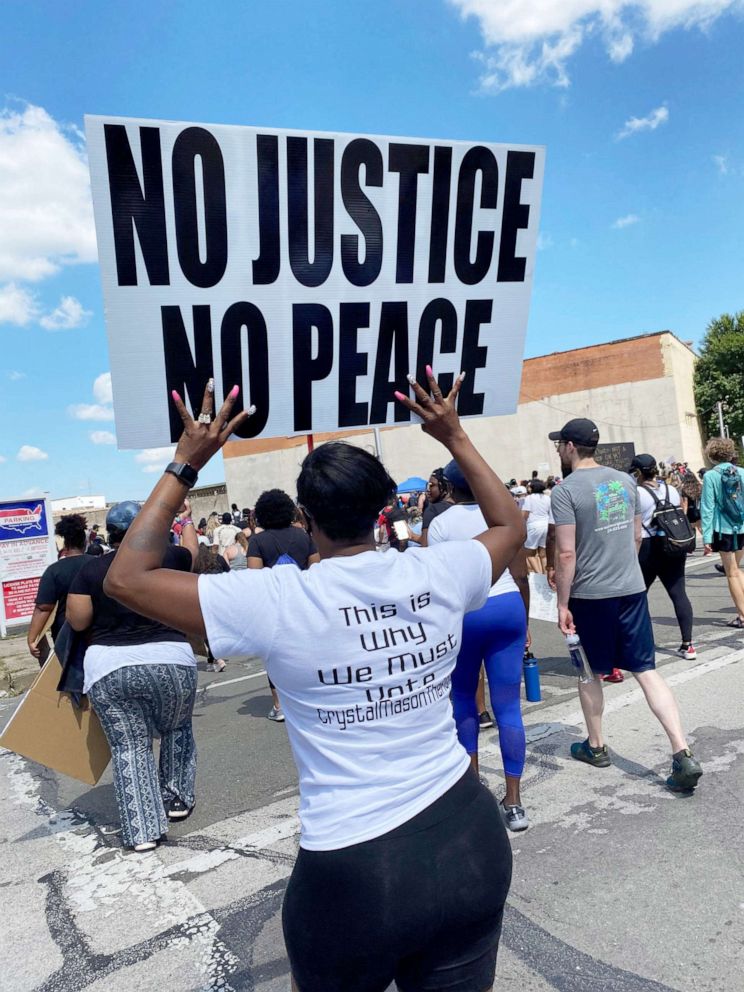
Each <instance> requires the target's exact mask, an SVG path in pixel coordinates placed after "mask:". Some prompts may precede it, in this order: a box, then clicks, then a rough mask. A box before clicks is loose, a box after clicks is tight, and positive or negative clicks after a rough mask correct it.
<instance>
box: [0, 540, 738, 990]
mask: <svg viewBox="0 0 744 992" xmlns="http://www.w3.org/2000/svg"><path fill="white" fill-rule="evenodd" d="M688 574H689V580H688V588H689V590H690V593H691V596H692V599H693V604H694V607H695V613H696V619H697V624H696V641H697V644H698V652H699V657H698V659H697V661H694V662H687V661H681V660H679V659H678V658H677V656H676V654H675V649H676V647H677V646H678V644H679V634H678V630H677V627H676V622H675V620H674V618H673V614H672V611H671V604H670V603H669V601H668V599H667V597H666V595H665V594H664V592H663V590H662V589H661V588H659V589H658V590H657V589H654V590H653V591H652V595H651V606H652V614H653V615H654V619H655V632H656V637H657V645H658V659H657V660H658V663H659V665H660V667H661V668H662V670H663V671H664V674H665V676H667V677H669V678H670V680H671V682H672V683H673V684H674V686H675V692H677V694H678V697H679V699H680V704H681V706H682V708H683V712H684V715H685V722H686V725H687V727H688V728H689V730H690V737H691V739H692V740H693V741H694V742H695V748H696V752H697V754H698V756H699V757H700V759H701V761H703V763H704V768H705V776H704V778H703V780H702V784H701V786H700V788H699V789H698V791H697V793H696V795H695V796H693V797H686V796H685V797H677V796H674V795H672V794H670V793H668V792H667V791H666V790H665V789H664V787H663V777H664V775H665V774H666V771H667V764H668V755H667V747H666V739H665V738H664V737H663V734H662V733H661V731H660V729H659V728H658V725H657V724H656V723H655V721H654V720H653V718H652V717H651V716H650V714H649V713H648V710H647V708H646V707H645V704H644V703H643V702H642V700H641V698H640V694H639V692H638V690H637V689H635V688H634V686H633V684H632V680H629V681H628V682H627V683H626V684H625V685H620V686H608V687H606V699H607V710H608V716H607V729H608V733H609V738H610V744H611V747H612V749H613V757H614V762H613V766H612V767H611V768H609V769H602V770H599V769H591V768H586V767H585V766H582V765H578V764H577V763H575V762H572V761H571V760H570V758H569V757H568V747H569V744H570V743H571V742H572V741H574V740H578V739H581V737H583V736H584V735H583V727H582V725H581V721H580V712H579V707H578V701H577V698H576V688H575V678H574V677H573V675H572V674H571V672H570V671H569V666H568V662H567V660H566V658H565V649H564V647H563V644H562V639H561V638H560V636H559V635H558V633H557V631H556V630H555V629H554V628H553V627H551V626H549V625H547V624H541V623H535V624H534V625H533V642H534V643H533V650H534V652H535V655H536V657H538V659H539V660H540V668H541V676H542V684H543V691H544V700H543V702H542V703H538V704H525V722H526V724H527V727H528V742H529V743H528V765H527V769H526V772H525V778H524V785H523V795H524V800H525V803H526V805H527V807H528V810H529V813H530V817H531V820H532V824H533V825H532V826H531V828H530V830H529V831H528V832H527V833H526V834H523V835H515V836H513V838H512V844H513V850H514V853H515V874H514V882H513V886H512V892H511V895H510V903H509V912H508V915H507V919H506V923H505V928H504V936H503V940H502V949H501V952H500V963H499V972H498V979H497V988H499V987H502V986H505V985H506V984H508V983H510V982H519V986H520V988H521V989H523V990H525V992H544V990H552V989H557V990H560V992H595V990H599V989H601V990H602V992H675V990H676V992H688V990H689V992H713V990H723V989H726V990H733V989H735V988H739V987H741V986H740V985H739V982H740V981H741V974H742V970H743V966H744V946H743V942H742V931H743V927H742V923H743V922H744V883H742V878H743V877H744V873H743V872H742V868H744V860H743V858H742V845H741V835H742V827H743V826H744V820H743V818H742V795H744V708H743V707H742V703H743V702H744V688H743V686H744V639H743V638H742V637H741V636H739V634H738V632H736V631H732V630H731V629H729V628H726V626H725V624H726V621H727V620H729V619H730V618H731V617H732V616H733V607H732V606H731V605H730V601H729V598H728V594H727V592H726V588H725V581H724V579H723V578H722V577H721V576H719V575H718V574H717V573H716V572H715V571H714V570H713V565H712V560H710V559H705V560H704V559H701V558H696V559H694V560H692V561H691V562H690V569H689V573H688ZM201 667H202V668H203V665H202V666H201ZM16 702H17V701H2V702H0V722H4V721H5V719H7V718H8V717H9V716H10V714H11V712H12V709H13V706H14V705H15V704H16ZM270 706H271V698H270V695H269V692H268V686H267V684H266V680H265V676H264V675H263V674H262V670H261V666H260V663H259V662H258V661H257V660H256V659H239V660H231V661H230V663H229V664H228V667H227V668H226V670H225V671H224V673H222V674H221V675H217V674H213V673H207V672H204V671H203V672H202V673H201V674H200V690H199V697H198V702H197V706H196V710H195V714H194V722H195V728H196V733H197V740H198V746H199V772H198V799H197V809H196V811H195V812H194V814H193V816H192V817H191V819H190V820H189V821H188V823H186V824H183V825H182V826H180V827H177V828H175V829H174V830H173V831H172V835H171V836H172V839H171V840H170V842H169V843H168V844H167V845H165V846H162V847H161V848H159V849H158V851H157V852H156V853H153V854H150V855H146V856H138V855H133V854H131V853H128V852H124V851H122V849H121V847H120V844H119V840H118V834H117V832H116V829H117V827H116V817H115V806H114V799H113V790H112V785H111V777H110V770H109V771H108V772H107V773H106V774H105V775H104V777H103V779H102V780H101V782H100V783H99V785H98V786H97V787H95V788H92V789H90V788H88V787H86V786H83V785H81V784H79V783H75V782H74V781H72V780H70V779H67V778H63V777H60V776H57V775H55V774H53V773H51V772H49V771H48V770H46V769H43V768H41V767H40V766H38V765H34V764H33V763H30V762H26V761H24V760H23V759H20V758H18V757H16V756H15V755H11V754H9V753H8V752H2V753H0V796H1V797H2V799H3V802H2V803H1V804H0V824H1V825H2V827H1V829H0V837H2V839H3V841H4V844H3V853H4V858H3V865H2V869H0V888H2V895H3V904H4V907H5V912H4V914H3V916H4V918H5V922H4V924H3V926H2V927H0V953H2V962H3V966H2V969H0V989H1V990H3V992H5V990H7V992H32V990H34V992H36V990H38V992H74V990H78V989H88V988H90V989H94V990H104V989H105V990H106V992H117V990H122V992H123V990H128V992H129V990H132V989H137V990H138V992H150V990H152V992H155V990H157V992H163V990H165V989H168V990H178V992H181V990H184V992H186V990H188V992H191V990H194V992H196V990H218V989H220V990H225V992H227V990H230V989H234V990H254V989H255V990H259V992H279V990H282V992H284V990H286V989H288V987H289V983H288V976H287V965H286V959H285V957H284V952H283V944H282V939H281V927H280V920H279V908H280V904H281V897H282V892H283V888H284V885H285V883H286V879H287V877H288V875H289V872H290V871H291V865H292V860H293V857H294V852H295V850H296V845H297V821H296V805H297V789H296V774H295V769H294V765H293V763H292V759H291V755H290V752H289V748H288V744H287V737H286V731H285V729H284V727H283V726H282V725H281V724H274V723H271V722H269V721H268V720H267V719H266V714H267V712H268V710H269V708H270ZM481 766H482V771H483V772H484V773H485V775H486V777H487V778H488V780H489V784H490V785H491V786H492V788H493V789H494V791H495V792H496V793H497V794H499V795H500V794H501V771H500V756H499V751H498V744H497V737H496V734H495V732H492V731H487V732H486V733H485V734H484V735H483V736H482V745H481ZM349 992H353V990H349Z"/></svg>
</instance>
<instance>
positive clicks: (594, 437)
mask: <svg viewBox="0 0 744 992" xmlns="http://www.w3.org/2000/svg"><path fill="white" fill-rule="evenodd" d="M548 437H549V438H550V440H551V441H573V443H574V444H578V445H580V446H581V447H582V448H595V447H596V446H597V444H598V443H599V430H598V429H597V425H596V424H595V423H594V421H593V420H586V419H585V418H584V417H577V418H576V419H575V420H569V422H568V423H567V424H564V425H563V427H561V429H560V430H559V431H552V432H551V433H550V434H548Z"/></svg>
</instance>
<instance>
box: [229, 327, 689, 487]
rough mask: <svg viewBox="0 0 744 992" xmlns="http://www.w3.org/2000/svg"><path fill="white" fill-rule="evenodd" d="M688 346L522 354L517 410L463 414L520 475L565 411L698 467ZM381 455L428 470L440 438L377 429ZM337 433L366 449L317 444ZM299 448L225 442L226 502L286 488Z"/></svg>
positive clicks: (663, 342) (282, 442)
mask: <svg viewBox="0 0 744 992" xmlns="http://www.w3.org/2000/svg"><path fill="white" fill-rule="evenodd" d="M694 368H695V354H694V352H693V351H692V349H691V348H690V347H689V346H688V345H687V344H685V343H684V342H683V341H680V340H679V338H677V337H676V336H675V335H674V334H672V332H671V331H659V332H657V333H654V334H645V335H642V336H640V337H634V338H625V339H623V340H620V341H611V342H609V343H607V344H598V345H592V346H590V347H588V348H576V349H573V350H571V351H559V352H554V353H552V354H550V355H543V356H541V357H539V358H528V359H526V360H525V362H524V363H523V367H522V384H521V391H520V396H519V406H518V408H517V412H516V413H514V414H510V415H508V416H504V417H482V418H476V419H471V420H466V421H465V427H466V430H467V431H468V433H469V434H470V436H471V437H472V438H473V440H474V441H475V443H476V444H477V445H478V447H479V448H480V450H481V451H482V452H483V454H484V456H485V457H486V459H487V460H488V461H489V462H490V464H491V465H493V467H494V468H495V469H496V471H497V472H498V473H499V474H500V475H501V476H502V478H510V477H511V476H516V477H518V478H524V477H529V475H530V474H531V472H532V470H533V469H537V470H538V471H539V472H540V474H541V475H547V474H549V473H557V472H559V471H560V468H559V464H558V458H557V455H556V453H555V449H554V447H553V443H552V442H551V441H549V440H548V437H547V435H548V432H549V431H552V430H556V429H558V428H559V427H561V426H562V425H563V424H564V423H565V421H567V420H569V419H570V418H571V417H590V418H591V419H592V420H594V421H596V423H597V425H598V427H599V431H600V441H601V442H613V443H616V442H633V443H634V444H635V448H636V451H637V452H642V451H644V452H645V451H647V452H650V453H651V454H653V455H654V456H655V457H656V458H657V459H659V460H666V461H669V460H679V461H687V462H689V463H690V465H691V466H692V467H693V468H696V469H697V468H699V467H700V466H701V465H703V453H702V447H703V445H702V439H701V435H700V428H699V424H698V420H697V416H696V413H695V399H694V393H693V372H694ZM381 436H382V448H383V450H382V456H383V459H384V461H385V464H386V466H387V467H388V470H389V471H390V473H391V475H392V476H393V478H395V479H404V478H406V477H407V476H410V475H420V476H423V477H424V478H426V477H428V475H429V473H430V472H431V470H432V469H433V468H436V467H437V466H439V465H441V464H442V463H443V462H444V461H445V460H446V453H445V452H444V450H443V449H442V447H441V445H439V444H437V443H436V442H435V441H432V440H431V439H430V438H428V437H427V436H426V435H425V434H422V432H421V430H420V429H419V427H418V426H410V427H392V428H385V429H384V430H383V431H382V432H381ZM331 437H344V438H346V439H347V440H348V441H350V442H351V443H353V444H358V445H360V446H362V447H365V448H367V449H368V450H369V451H374V450H375V445H374V437H373V434H372V432H371V431H369V430H368V431H362V432H359V433H356V434H348V433H346V434H343V435H341V434H339V435H317V436H316V437H315V443H316V444H320V443H322V442H323V441H324V440H328V439H330V438H331ZM306 451H307V442H306V439H305V438H304V437H294V438H274V439H267V440H260V439H259V440H254V441H234V442H231V443H230V444H228V445H226V446H225V479H226V482H227V490H228V493H229V496H230V501H231V502H236V503H237V504H238V505H239V506H253V505H254V504H255V501H256V497H257V496H258V495H259V494H260V493H261V491H262V490H263V489H267V488H271V487H272V486H278V487H280V488H282V489H286V490H287V492H289V493H290V494H292V495H294V492H295V489H294V486H295V480H296V478H297V474H298V472H299V467H300V464H301V462H302V459H303V457H304V456H305V453H306Z"/></svg>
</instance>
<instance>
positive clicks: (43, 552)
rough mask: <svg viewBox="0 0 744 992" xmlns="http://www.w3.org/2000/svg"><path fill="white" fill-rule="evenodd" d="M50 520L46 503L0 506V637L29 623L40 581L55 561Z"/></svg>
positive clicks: (14, 501) (25, 502) (42, 501)
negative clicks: (8, 630) (8, 628)
mask: <svg viewBox="0 0 744 992" xmlns="http://www.w3.org/2000/svg"><path fill="white" fill-rule="evenodd" d="M50 520H51V517H50V515H49V507H48V505H47V502H46V501H45V500H25V499H19V500H10V501H5V502H2V503H0V635H1V636H3V637H5V634H6V627H9V626H14V625H18V624H24V623H28V622H29V620H30V619H31V614H32V613H33V611H34V600H35V599H36V590H37V589H38V586H39V579H40V578H41V576H42V575H43V573H44V570H45V569H46V567H47V565H50V564H51V563H52V562H53V561H56V560H57V547H56V545H55V543H54V534H53V533H52V529H51V527H50V526H49V521H50Z"/></svg>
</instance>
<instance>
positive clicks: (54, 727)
mask: <svg viewBox="0 0 744 992" xmlns="http://www.w3.org/2000/svg"><path fill="white" fill-rule="evenodd" d="M61 675H62V668H61V667H60V664H59V661H58V660H57V656H56V655H54V654H52V655H51V656H50V657H49V660H48V661H47V663H46V664H45V665H44V667H43V668H42V670H41V671H40V672H39V674H38V676H37V677H36V681H35V682H34V684H33V685H32V686H31V688H30V689H29V690H28V692H27V693H26V695H25V696H24V698H23V700H22V702H20V703H19V704H18V707H17V709H16V711H15V713H14V714H13V716H12V717H11V718H10V721H9V722H8V724H7V726H6V727H5V729H4V730H3V732H2V734H0V746H1V747H6V748H8V750H9V751H15V752H16V754H22V755H23V756H24V758H30V759H31V760H32V761H38V762H39V764H40V765H45V766H46V767H47V768H51V769H53V770H54V771H56V772H62V773H63V774H64V775H69V776H70V778H74V779H77V780H78V781H79V782H85V783H87V784H88V785H95V784H96V782H98V780H99V779H100V777H101V775H103V773H104V772H105V770H106V767H107V766H108V763H109V761H110V760H111V750H110V748H109V745H108V741H107V740H106V735H105V734H104V732H103V728H102V727H101V724H100V722H99V720H98V717H97V716H96V714H95V713H94V712H93V710H92V709H91V708H90V704H89V703H88V702H87V700H86V701H85V703H84V708H83V709H79V708H78V707H77V706H74V705H73V703H72V700H71V699H70V697H69V696H68V695H67V694H66V693H63V692H57V685H58V684H59V680H60V677H61Z"/></svg>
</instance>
